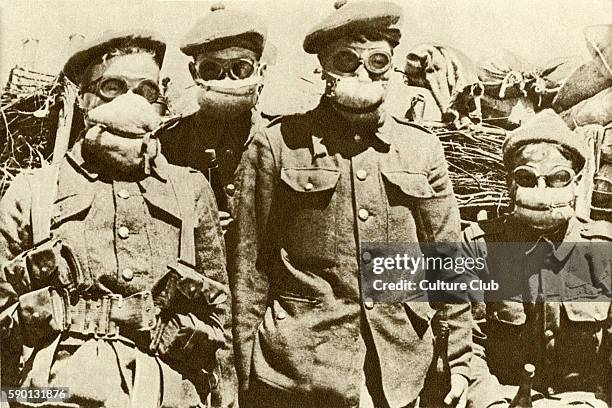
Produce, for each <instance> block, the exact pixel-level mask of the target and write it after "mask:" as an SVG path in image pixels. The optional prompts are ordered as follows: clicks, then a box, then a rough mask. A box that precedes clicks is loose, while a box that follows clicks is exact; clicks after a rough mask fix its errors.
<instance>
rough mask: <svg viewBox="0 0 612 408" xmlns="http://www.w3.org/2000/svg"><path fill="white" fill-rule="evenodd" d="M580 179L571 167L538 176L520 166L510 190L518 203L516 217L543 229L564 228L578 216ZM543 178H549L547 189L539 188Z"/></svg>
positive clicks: (514, 211)
mask: <svg viewBox="0 0 612 408" xmlns="http://www.w3.org/2000/svg"><path fill="white" fill-rule="evenodd" d="M577 177H578V176H577V175H576V174H575V173H574V171H573V170H572V169H569V168H567V169H565V168H563V169H558V170H557V171H556V172H554V173H552V174H548V175H537V174H535V172H534V171H533V169H531V168H529V167H527V166H519V167H517V168H516V169H515V170H514V172H513V182H512V187H511V189H510V195H511V197H512V200H513V204H514V209H513V211H512V216H513V217H514V218H515V219H516V220H518V221H520V222H522V223H523V224H526V225H529V226H531V227H533V228H535V229H539V230H552V229H555V228H558V227H560V226H562V225H563V224H564V223H566V222H567V221H568V220H569V219H570V218H572V217H573V216H574V213H575V205H576V184H575V180H576V179H577ZM539 178H544V179H545V181H546V186H545V187H541V186H537V184H538V179H539Z"/></svg>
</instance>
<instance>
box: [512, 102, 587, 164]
mask: <svg viewBox="0 0 612 408" xmlns="http://www.w3.org/2000/svg"><path fill="white" fill-rule="evenodd" d="M542 142H545V143H553V144H558V145H560V146H563V147H564V148H566V149H568V150H569V151H571V152H573V153H574V154H575V155H576V157H577V158H578V159H581V160H580V161H581V162H580V163H576V164H578V166H579V167H582V165H583V164H584V162H585V161H586V159H587V146H586V143H585V142H584V140H583V138H582V137H580V136H579V135H577V134H575V133H574V132H572V131H571V130H570V129H569V128H568V127H567V125H566V124H565V122H564V121H563V119H561V117H560V116H559V115H558V114H556V113H555V112H554V111H553V110H552V109H546V110H543V111H542V112H539V113H538V114H536V115H535V116H534V117H533V118H531V120H530V121H528V122H527V123H525V124H523V125H521V126H520V127H519V128H517V129H516V130H514V131H513V132H510V133H509V134H508V136H507V137H506V140H504V143H503V145H502V154H503V160H504V165H505V166H506V168H509V167H510V166H511V164H512V160H513V159H514V156H515V154H516V152H517V150H518V149H519V148H520V147H521V146H524V145H527V144H534V143H542Z"/></svg>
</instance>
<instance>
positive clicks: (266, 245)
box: [228, 132, 276, 392]
mask: <svg viewBox="0 0 612 408" xmlns="http://www.w3.org/2000/svg"><path fill="white" fill-rule="evenodd" d="M275 168H276V164H275V158H274V155H273V153H272V148H271V145H270V142H269V139H268V138H267V136H266V135H265V133H263V132H257V133H256V134H255V136H254V138H253V141H252V142H251V144H250V145H249V148H248V150H247V152H246V153H245V155H244V156H243V158H242V162H241V163H240V166H239V169H238V178H237V194H236V201H235V204H236V208H235V221H234V222H235V225H234V228H235V233H236V241H235V242H236V247H235V250H234V251H233V254H232V259H231V260H230V261H229V268H228V269H229V275H230V276H229V277H230V289H231V293H232V312H233V335H234V352H235V359H236V361H235V364H236V371H237V374H238V381H239V385H240V391H241V392H244V391H245V390H246V389H248V385H249V376H250V366H251V355H252V350H253V343H254V341H255V336H256V335H257V328H258V326H259V323H260V322H261V321H262V319H263V316H264V313H265V311H266V307H267V301H268V288H269V284H268V276H267V275H266V265H267V264H269V263H270V262H272V259H273V253H272V250H271V247H272V244H271V241H270V239H269V238H267V237H270V236H273V235H271V234H269V233H266V229H267V220H268V215H269V213H270V207H271V202H272V197H273V194H274V187H275V174H276V170H275Z"/></svg>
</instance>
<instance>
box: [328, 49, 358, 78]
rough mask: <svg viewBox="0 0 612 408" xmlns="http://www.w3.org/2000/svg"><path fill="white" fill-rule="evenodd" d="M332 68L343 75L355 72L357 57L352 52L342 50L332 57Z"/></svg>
mask: <svg viewBox="0 0 612 408" xmlns="http://www.w3.org/2000/svg"><path fill="white" fill-rule="evenodd" d="M333 64H334V68H335V69H336V70H337V71H338V72H341V73H343V74H349V73H351V72H355V70H356V69H357V68H358V67H359V64H360V60H359V56H358V55H357V54H355V53H354V52H352V51H349V50H344V51H340V52H338V53H336V54H335V55H334V61H333Z"/></svg>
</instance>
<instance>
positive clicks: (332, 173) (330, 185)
mask: <svg viewBox="0 0 612 408" xmlns="http://www.w3.org/2000/svg"><path fill="white" fill-rule="evenodd" d="M339 179H340V170H338V169H325V168H282V169H281V180H282V181H283V183H284V188H282V189H281V191H282V196H281V200H282V201H283V202H281V203H280V205H282V206H283V208H284V211H283V214H284V218H285V222H284V223H283V227H284V228H283V231H280V233H281V234H283V236H284V237H285V239H284V240H283V241H282V242H281V245H283V246H285V248H286V249H287V252H288V253H289V254H290V255H291V258H292V259H293V260H294V261H297V262H301V261H304V260H308V261H309V262H311V261H312V258H313V257H314V258H321V257H325V258H327V257H330V258H331V257H334V256H335V252H336V241H337V239H336V235H335V234H336V229H337V228H336V215H337V214H336V213H337V211H336V203H335V200H334V196H335V194H336V187H337V184H338V180H339Z"/></svg>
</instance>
